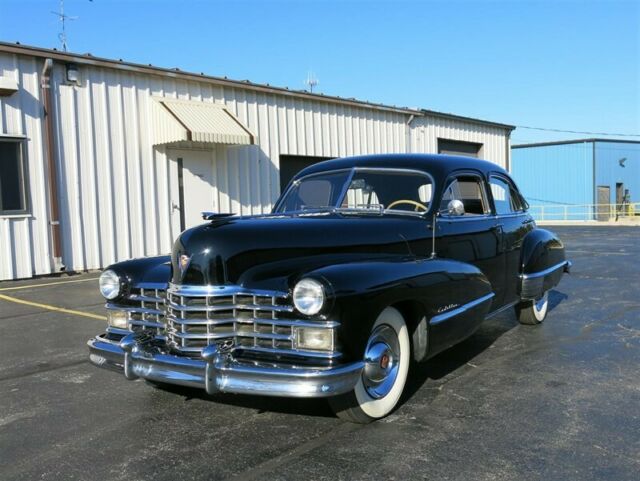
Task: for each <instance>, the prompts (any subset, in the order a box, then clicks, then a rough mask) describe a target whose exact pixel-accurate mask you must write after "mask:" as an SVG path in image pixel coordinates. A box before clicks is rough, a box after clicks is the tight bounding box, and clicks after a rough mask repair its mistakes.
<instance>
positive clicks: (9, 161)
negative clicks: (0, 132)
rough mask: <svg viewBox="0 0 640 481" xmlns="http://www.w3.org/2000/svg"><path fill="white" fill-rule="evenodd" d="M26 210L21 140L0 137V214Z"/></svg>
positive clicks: (24, 171) (25, 186) (18, 212)
mask: <svg viewBox="0 0 640 481" xmlns="http://www.w3.org/2000/svg"><path fill="white" fill-rule="evenodd" d="M26 212H27V185H26V165H25V162H24V157H23V155H22V142H21V141H16V140H2V139H0V215H2V214H24V213H26Z"/></svg>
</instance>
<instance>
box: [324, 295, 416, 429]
mask: <svg viewBox="0 0 640 481" xmlns="http://www.w3.org/2000/svg"><path fill="white" fill-rule="evenodd" d="M410 361H411V347H410V343H409V332H408V330H407V325H406V323H405V322H404V318H403V317H402V314H400V312H399V311H398V310H397V309H394V308H393V307H387V308H386V309H385V310H384V311H382V313H381V314H380V315H379V316H378V318H377V319H376V322H375V324H374V325H373V329H372V330H371V335H370V336H369V340H368V342H367V347H366V349H365V354H364V369H363V371H362V376H361V377H360V379H359V380H358V383H357V384H356V386H355V388H354V389H353V391H351V392H348V393H346V394H342V395H340V396H336V397H334V398H329V404H330V405H331V408H332V409H333V411H334V412H335V413H336V415H337V416H338V417H340V418H342V419H344V420H346V421H350V422H353V423H360V424H366V423H370V422H371V421H375V420H376V419H380V418H383V417H385V416H386V415H387V414H389V413H390V412H391V411H393V409H394V408H395V407H396V405H397V404H398V401H399V400H400V396H401V395H402V391H403V390H404V386H405V384H406V382H407V375H408V372H409V364H410Z"/></svg>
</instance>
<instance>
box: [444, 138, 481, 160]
mask: <svg viewBox="0 0 640 481" xmlns="http://www.w3.org/2000/svg"><path fill="white" fill-rule="evenodd" d="M481 148H482V144H476V143H474V142H463V141H462V140H449V139H438V153H439V154H447V155H464V156H466V157H478V156H479V155H480V149H481Z"/></svg>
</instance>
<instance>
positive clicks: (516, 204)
mask: <svg viewBox="0 0 640 481" xmlns="http://www.w3.org/2000/svg"><path fill="white" fill-rule="evenodd" d="M489 185H490V186H491V196H492V197H493V203H494V204H495V206H496V214H510V213H512V212H522V211H523V210H524V202H523V201H522V198H521V197H520V194H518V191H517V190H516V189H515V187H514V186H513V185H511V183H510V182H507V181H506V180H505V179H502V178H499V177H491V179H490V180H489Z"/></svg>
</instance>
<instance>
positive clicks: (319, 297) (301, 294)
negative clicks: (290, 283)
mask: <svg viewBox="0 0 640 481" xmlns="http://www.w3.org/2000/svg"><path fill="white" fill-rule="evenodd" d="M293 304H294V305H295V306H296V309H298V310H299V311H300V312H301V313H303V314H304V315H306V316H313V315H314V314H317V313H318V312H320V309H322V305H323V304H324V287H322V284H321V283H320V282H318V281H316V280H314V279H302V280H301V281H300V282H298V283H297V284H296V286H295V287H294V288H293Z"/></svg>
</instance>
